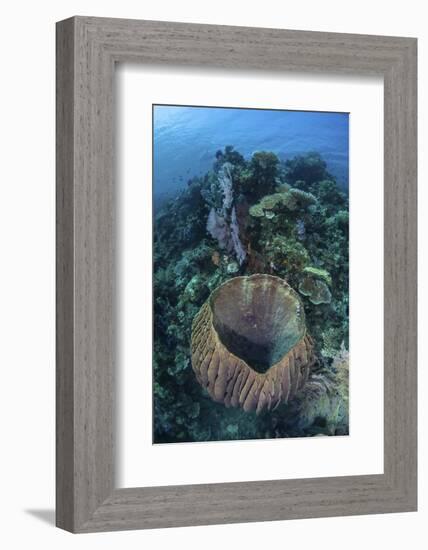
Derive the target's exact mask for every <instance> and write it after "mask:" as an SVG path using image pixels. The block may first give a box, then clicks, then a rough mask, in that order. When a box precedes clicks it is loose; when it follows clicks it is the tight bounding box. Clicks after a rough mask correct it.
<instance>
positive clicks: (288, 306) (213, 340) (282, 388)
mask: <svg viewBox="0 0 428 550" xmlns="http://www.w3.org/2000/svg"><path fill="white" fill-rule="evenodd" d="M312 348H313V345H312V339H311V338H310V336H309V335H308V334H307V333H306V326H305V318H304V312H303V306H302V304H301V302H300V299H299V297H298V295H297V294H296V292H294V290H293V289H292V288H291V287H290V286H289V285H288V284H287V283H286V282H285V281H284V280H283V279H279V278H278V277H273V276H271V275H251V276H250V277H235V278H233V279H229V280H228V281H226V282H225V283H223V284H222V285H221V286H220V287H219V288H217V289H216V290H215V291H214V292H213V293H212V294H211V296H210V298H209V299H208V300H207V302H205V304H204V305H203V306H202V308H201V309H200V311H199V312H198V314H197V315H196V317H195V319H194V321H193V325H192V366H193V370H194V371H195V374H196V377H197V379H198V382H199V383H200V384H201V386H202V387H203V388H205V389H206V390H207V392H208V393H209V395H210V396H211V398H212V399H214V401H217V402H219V403H224V404H225V405H226V407H238V406H240V407H242V408H243V410H244V411H246V412H248V411H254V410H256V412H257V414H259V413H260V412H261V411H263V410H264V409H265V408H266V409H267V410H268V411H270V410H271V409H275V408H276V407H277V406H278V405H279V404H280V403H281V402H284V403H287V402H288V401H290V400H292V399H293V398H294V397H295V395H296V393H297V392H298V391H300V390H301V389H302V388H303V387H304V384H305V382H306V381H307V379H308V376H309V370H310V367H311V366H312V364H313V362H314V357H313V354H312Z"/></svg>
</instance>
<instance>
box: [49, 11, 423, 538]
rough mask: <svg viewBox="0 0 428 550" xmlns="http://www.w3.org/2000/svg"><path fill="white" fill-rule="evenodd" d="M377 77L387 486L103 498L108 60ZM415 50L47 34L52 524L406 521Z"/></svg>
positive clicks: (105, 25)
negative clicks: (52, 75)
mask: <svg viewBox="0 0 428 550" xmlns="http://www.w3.org/2000/svg"><path fill="white" fill-rule="evenodd" d="M125 61H127V62H136V63H142V64H163V65H168V64H169V65H174V66H178V65H187V66H195V67H204V68H205V69H206V68H207V67H208V68H217V69H221V70H233V71H237V70H243V71H264V72H265V73H266V72H267V71H268V72H269V71H271V72H272V71H275V72H283V71H299V72H304V71H306V72H335V73H338V74H364V75H366V74H376V75H381V76H383V78H384V89H385V127H384V137H385V180H384V181H385V206H384V209H385V210H384V217H385V238H384V247H385V275H384V277H385V280H384V288H385V314H384V315H385V316H384V333H385V364H384V374H385V385H384V404H385V425H384V449H385V465H384V474H383V475H368V476H349V477H337V478H319V479H299V480H273V481H263V482H262V481H260V482H248V483H220V484H214V485H193V486H176V487H151V488H132V489H115V487H114V466H115V465H114V457H115V448H114V442H115V422H114V395H115V392H114V365H115V327H114V320H115V310H114V304H115V187H114V180H113V176H114V170H113V159H114V146H113V144H114V132H113V101H114V97H113V93H114V86H113V82H114V65H115V62H125ZM416 145H417V144H416V40H415V39H412V38H398V37H383V36H365V35H351V34H346V35H345V34H334V33H317V32H303V31H286V30H278V29H257V28H244V27H227V26H213V25H193V24H182V23H167V22H156V21H134V20H120V19H99V18H87V17H75V18H72V19H68V20H65V21H62V22H60V23H58V25H57V525H58V526H59V527H62V528H64V529H67V530H69V531H72V532H92V531H105V530H116V529H141V528H155V527H172V526H181V525H203V524H213V523H234V522H245V521H264V520H266V521H268V520H280V519H290V518H304V517H319V516H337V515H350V514H369V513H384V512H404V511H412V510H416V501H417V496H416V495H417V477H416V475H417V449H416V408H417V403H416V360H417V356H416V335H417V332H416V298H417V292H416V245H417V241H416Z"/></svg>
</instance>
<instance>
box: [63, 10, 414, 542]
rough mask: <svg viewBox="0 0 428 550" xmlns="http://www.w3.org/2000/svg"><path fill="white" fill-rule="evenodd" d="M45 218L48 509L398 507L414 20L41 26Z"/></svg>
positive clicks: (410, 462)
mask: <svg viewBox="0 0 428 550" xmlns="http://www.w3.org/2000/svg"><path fill="white" fill-rule="evenodd" d="M57 220H58V223H57V525H58V526H59V527H61V528H64V529H67V530H69V531H72V532H92V531H104V530H120V529H139V528H155V527H168V526H184V525H202V524H213V523H232V522H243V521H264V520H278V519H289V518H304V517H307V518H309V517H319V516H334V515H347V514H348V515H349V514H368V513H383V512H399V511H400V512H401V511H412V510H415V509H416V487H417V477H416V474H417V463H416V40H415V39H412V38H401V37H381V36H363V35H341V34H330V33H316V32H303V31H288V30H276V29H256V28H241V27H225V26H211V25H194V24H182V23H168V22H152V21H151V22H149V21H132V20H115V19H100V18H87V17H74V18H71V19H68V20H65V21H62V22H60V23H58V26H57ZM171 464H174V465H175V466H174V467H173V468H172V467H171Z"/></svg>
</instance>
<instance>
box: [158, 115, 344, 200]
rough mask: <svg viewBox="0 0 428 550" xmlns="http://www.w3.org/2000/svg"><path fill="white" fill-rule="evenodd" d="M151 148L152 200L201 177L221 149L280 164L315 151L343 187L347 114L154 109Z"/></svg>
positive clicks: (173, 191) (172, 192) (169, 193)
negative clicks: (265, 155)
mask: <svg viewBox="0 0 428 550" xmlns="http://www.w3.org/2000/svg"><path fill="white" fill-rule="evenodd" d="M153 145H154V150H153V161H154V195H155V199H156V198H160V197H162V196H168V195H171V194H174V193H175V192H176V191H177V190H178V189H180V188H182V187H184V186H185V185H186V184H187V181H188V180H189V179H190V178H192V177H194V176H199V175H202V174H205V173H206V172H207V170H209V169H210V168H211V167H212V165H213V162H214V160H215V153H216V151H217V150H218V149H224V147H225V146H226V145H233V146H234V147H235V149H236V150H237V151H239V152H240V153H241V154H242V155H244V157H246V158H249V157H251V155H252V154H253V153H254V152H255V151H262V150H264V151H272V152H273V153H276V154H277V155H278V157H279V158H280V159H281V160H286V159H289V158H291V157H294V156H295V155H297V154H303V153H307V152H309V151H316V152H318V153H320V154H321V155H322V157H323V159H324V160H325V161H326V162H327V167H328V170H329V172H330V173H331V174H332V175H333V176H334V177H335V178H336V180H337V182H338V184H339V185H340V186H341V187H342V188H343V189H347V188H348V169H349V115H348V113H329V112H314V111H278V110H267V109H266V110H265V109H236V108H221V107H187V106H169V105H155V106H154V107H153Z"/></svg>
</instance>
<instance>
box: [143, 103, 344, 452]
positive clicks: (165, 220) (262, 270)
mask: <svg viewBox="0 0 428 550" xmlns="http://www.w3.org/2000/svg"><path fill="white" fill-rule="evenodd" d="M348 328H349V114H348V113H332V112H317V111H287V110H274V109H250V108H233V107H214V106H206V107H205V106H204V107H200V106H182V105H153V443H154V444H162V443H185V442H203V441H227V440H247V439H275V438H295V437H313V436H321V435H322V436H346V435H349V337H348Z"/></svg>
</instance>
